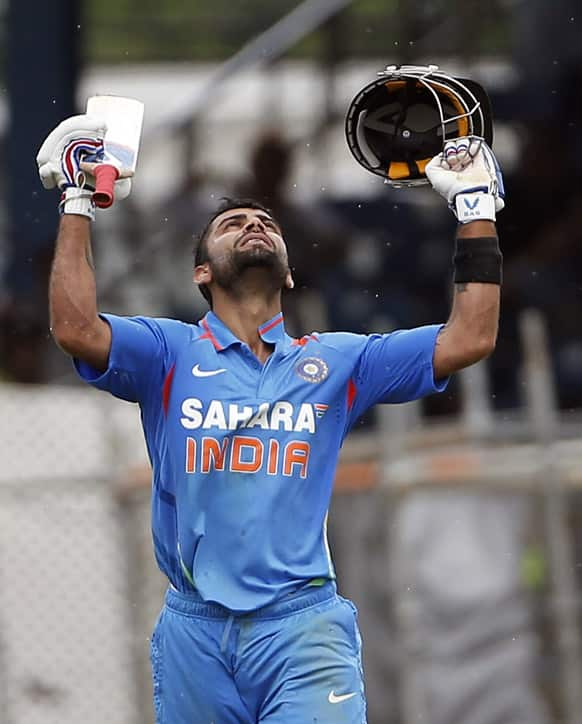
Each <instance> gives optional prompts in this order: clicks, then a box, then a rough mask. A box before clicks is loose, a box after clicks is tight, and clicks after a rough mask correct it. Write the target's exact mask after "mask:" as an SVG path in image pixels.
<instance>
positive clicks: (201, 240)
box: [193, 196, 273, 309]
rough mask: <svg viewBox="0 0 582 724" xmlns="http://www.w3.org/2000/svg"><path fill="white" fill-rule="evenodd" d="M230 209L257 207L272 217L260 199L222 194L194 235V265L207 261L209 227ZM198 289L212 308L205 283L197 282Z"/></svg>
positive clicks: (210, 297)
mask: <svg viewBox="0 0 582 724" xmlns="http://www.w3.org/2000/svg"><path fill="white" fill-rule="evenodd" d="M231 209H257V210H258V211H264V212H265V213H267V214H269V216H271V217H273V213H272V211H271V210H270V209H268V208H267V207H266V206H264V205H263V204H261V202H260V201H256V200H255V199H244V198H243V199H237V198H231V197H229V196H224V197H223V198H221V199H220V204H219V205H218V207H217V209H216V211H214V212H213V214H212V215H211V216H210V217H209V219H208V221H207V222H206V225H205V227H204V228H203V229H202V231H201V232H200V233H199V234H198V235H197V237H196V243H195V245H194V249H193V254H194V267H197V266H200V264H204V263H205V262H207V261H208V247H207V245H206V239H207V237H208V232H209V231H210V227H211V226H212V223H213V222H214V220H215V219H217V218H218V217H219V216H220V215H221V214H224V212H225V211H230V210H231ZM198 289H199V290H200V294H202V296H203V297H204V299H206V301H207V302H208V304H209V306H210V308H211V309H212V295H211V294H210V290H209V289H208V287H207V286H206V284H199V285H198Z"/></svg>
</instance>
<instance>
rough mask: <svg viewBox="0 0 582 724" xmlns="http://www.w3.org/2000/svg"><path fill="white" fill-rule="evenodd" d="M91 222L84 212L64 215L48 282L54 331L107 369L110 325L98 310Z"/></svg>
mask: <svg viewBox="0 0 582 724" xmlns="http://www.w3.org/2000/svg"><path fill="white" fill-rule="evenodd" d="M90 224H91V222H90V220H89V219H88V218H87V217H85V216H80V215H76V214H65V215H63V216H62V217H61V222H60V227H59V233H58V237H57V243H56V250H55V257H54V261H53V265H52V270H51V277H50V284H49V304H50V317H51V333H52V335H53V337H54V339H55V341H56V342H57V344H58V345H59V347H61V348H62V349H63V350H64V351H65V352H67V353H68V354H70V355H71V356H73V357H77V358H78V359H80V360H83V361H84V362H86V363H87V364H89V365H91V367H93V368H94V369H95V370H97V371H99V372H104V371H105V370H106V369H107V364H108V360H109V352H110V350H111V328H110V327H109V324H107V322H105V321H104V320H103V319H101V318H100V317H99V315H98V312H97V291H96V284H95V274H94V269H93V259H92V252H91V231H90Z"/></svg>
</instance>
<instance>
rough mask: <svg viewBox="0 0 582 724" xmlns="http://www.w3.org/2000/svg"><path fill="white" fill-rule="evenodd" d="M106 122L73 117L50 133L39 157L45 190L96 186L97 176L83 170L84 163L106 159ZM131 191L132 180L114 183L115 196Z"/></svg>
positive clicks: (86, 117)
mask: <svg viewBox="0 0 582 724" xmlns="http://www.w3.org/2000/svg"><path fill="white" fill-rule="evenodd" d="M106 130H107V125H106V123H105V121H103V120H102V119H100V118H95V117H92V116H87V115H79V116H72V117H71V118H67V119H66V120H65V121H62V122H61V123H59V125H58V126H57V127H56V128H55V129H54V130H53V131H51V132H50V133H49V135H48V136H47V137H46V139H45V140H44V142H43V144H42V146H41V147H40V149H39V151H38V154H37V156H36V162H37V164H38V173H39V176H40V180H41V182H42V185H43V186H44V187H45V189H52V188H55V187H58V188H59V189H61V191H66V189H67V188H69V187H78V188H83V189H88V190H93V189H94V188H95V177H94V176H93V175H92V174H90V173H87V172H86V171H83V170H81V163H82V162H87V161H90V162H97V163H99V162H102V161H104V160H105V159H104V149H103V138H104V136H105V131H106ZM130 191H131V180H130V179H128V178H126V179H121V180H120V181H118V182H116V184H115V192H116V197H117V198H118V199H123V198H125V197H126V196H128V195H129V193H130Z"/></svg>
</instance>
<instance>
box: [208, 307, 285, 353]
mask: <svg viewBox="0 0 582 724" xmlns="http://www.w3.org/2000/svg"><path fill="white" fill-rule="evenodd" d="M200 327H201V328H202V330H203V333H202V335H201V339H209V340H210V341H211V342H212V344H213V345H214V348H215V349H216V350H217V351H219V352H220V351H221V350H223V349H226V348H227V347H230V346H231V345H233V344H240V339H238V337H236V336H235V335H234V334H233V333H232V332H231V331H230V329H229V328H228V327H227V326H226V324H224V323H223V322H222V321H221V320H220V319H219V318H218V317H217V316H216V314H214V312H208V313H207V314H206V315H205V316H204V317H203V318H202V319H201V320H200ZM258 332H259V334H260V336H261V339H262V340H263V341H264V342H267V343H268V344H277V342H281V341H282V340H284V339H285V338H286V337H287V335H286V333H285V322H284V319H283V313H282V312H278V313H277V314H276V315H275V316H274V317H272V318H271V319H268V320H267V321H266V322H265V323H264V324H261V326H260V327H259V329H258Z"/></svg>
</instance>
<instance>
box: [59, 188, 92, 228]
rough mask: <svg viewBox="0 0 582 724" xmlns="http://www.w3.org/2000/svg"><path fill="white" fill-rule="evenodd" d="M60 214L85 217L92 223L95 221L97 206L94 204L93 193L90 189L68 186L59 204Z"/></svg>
mask: <svg viewBox="0 0 582 724" xmlns="http://www.w3.org/2000/svg"><path fill="white" fill-rule="evenodd" d="M59 213H60V214H61V216H63V215H64V214H76V215H77V216H85V217H87V218H88V219H89V220H90V221H95V204H94V203H93V192H92V191H90V190H89V189H81V188H78V187H77V186H68V187H67V188H66V189H65V190H64V192H63V194H62V196H61V202H60V204H59Z"/></svg>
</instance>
